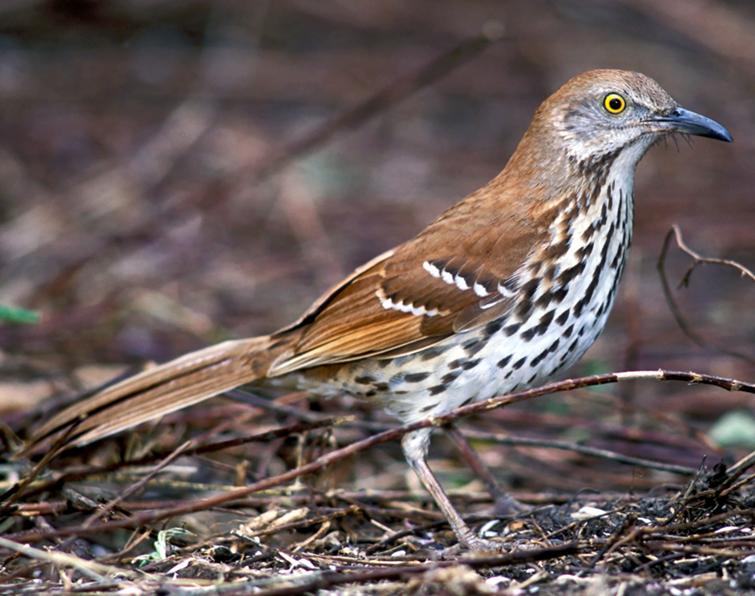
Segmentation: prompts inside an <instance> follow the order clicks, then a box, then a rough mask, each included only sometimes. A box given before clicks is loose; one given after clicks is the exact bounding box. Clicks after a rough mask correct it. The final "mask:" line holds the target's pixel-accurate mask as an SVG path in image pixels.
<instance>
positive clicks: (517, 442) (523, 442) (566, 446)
mask: <svg viewBox="0 0 755 596" xmlns="http://www.w3.org/2000/svg"><path fill="white" fill-rule="evenodd" d="M464 434H465V435H466V437H467V438H468V439H474V440H478V441H489V442H491V443H499V444H501V445H511V446H516V447H541V448H546V449H560V450H562V451H572V452H574V453H582V454H584V455H590V456H592V457H599V458H601V459H607V460H608V461H613V462H618V463H621V464H627V465H630V466H637V467H641V468H648V469H650V470H660V471H661V472H673V473H674V474H683V475H685V476H691V475H692V474H694V473H695V471H696V468H690V467H688V466H680V465H677V464H667V463H663V462H657V461H653V460H649V459H643V458H640V457H632V456H631V455H624V454H622V453H617V452H616V451H610V450H608V449H600V448H598V447H589V446H587V445H580V444H578V443H572V442H570V441H559V440H557V439H534V438H530V437H511V436H508V435H505V434H501V433H487V432H481V431H470V430H467V429H465V430H464Z"/></svg>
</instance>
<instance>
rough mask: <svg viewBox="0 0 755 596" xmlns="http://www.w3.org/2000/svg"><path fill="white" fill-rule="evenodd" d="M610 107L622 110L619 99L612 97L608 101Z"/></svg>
mask: <svg viewBox="0 0 755 596" xmlns="http://www.w3.org/2000/svg"><path fill="white" fill-rule="evenodd" d="M608 105H609V106H610V107H611V109H612V110H620V109H621V100H620V99H619V98H618V97H612V98H611V99H609V100H608Z"/></svg>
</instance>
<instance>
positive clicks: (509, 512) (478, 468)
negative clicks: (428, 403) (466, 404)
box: [445, 424, 532, 517]
mask: <svg viewBox="0 0 755 596" xmlns="http://www.w3.org/2000/svg"><path fill="white" fill-rule="evenodd" d="M445 431H446V434H447V435H448V438H449V439H451V442H452V443H453V444H454V446H455V447H456V449H458V450H459V453H461V456H462V457H463V458H464V460H465V461H466V462H467V465H468V466H469V467H470V468H471V469H472V471H473V472H474V473H475V474H477V476H479V478H480V480H482V482H483V484H484V485H485V488H486V489H487V490H488V493H490V496H491V497H493V502H494V503H495V509H494V510H495V513H496V515H502V516H506V517H513V516H516V515H519V514H521V513H526V512H527V511H530V510H531V509H532V508H531V507H530V506H529V505H525V504H524V503H521V502H519V501H518V500H517V499H515V498H514V497H513V496H511V495H510V494H508V493H507V492H506V491H505V490H503V488H501V485H500V484H498V481H497V480H496V479H495V476H493V473H492V472H491V471H490V468H488V467H487V466H486V465H485V462H484V461H482V458H481V457H480V454H479V453H477V451H475V450H474V448H473V447H472V446H471V445H470V444H469V441H467V438H466V437H465V436H464V435H463V434H462V432H461V431H460V430H459V429H458V427H457V426H456V425H454V424H449V425H448V426H446V427H445Z"/></svg>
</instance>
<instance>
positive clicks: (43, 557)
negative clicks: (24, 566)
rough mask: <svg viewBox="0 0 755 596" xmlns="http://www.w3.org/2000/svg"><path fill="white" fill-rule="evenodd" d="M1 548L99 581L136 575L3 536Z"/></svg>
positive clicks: (0, 543) (0, 541)
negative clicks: (106, 578) (117, 576)
mask: <svg viewBox="0 0 755 596" xmlns="http://www.w3.org/2000/svg"><path fill="white" fill-rule="evenodd" d="M0 547H1V548H7V549H8V550H10V551H13V552H16V553H19V554H21V555H23V556H25V557H29V558H30V559H37V560H39V561H44V562H46V563H52V564H53V565H55V566H56V567H73V568H74V569H76V570H77V571H79V572H80V573H81V574H82V575H85V576H86V577H88V578H90V579H93V580H97V581H103V580H104V579H105V577H104V576H106V575H121V576H125V577H134V575H135V574H134V573H133V572H131V571H127V570H125V569H119V568H117V567H110V566H109V565H103V564H102V563H97V562H95V561H87V560H85V559H82V558H80V557H76V556H74V555H69V554H68V553H61V552H56V551H46V550H40V549H38V548H34V547H33V546H29V545H28V544H19V543H17V542H14V541H13V540H8V539H7V538H3V537H2V536H0Z"/></svg>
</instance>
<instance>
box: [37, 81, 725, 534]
mask: <svg viewBox="0 0 755 596" xmlns="http://www.w3.org/2000/svg"><path fill="white" fill-rule="evenodd" d="M675 132H676V133H686V134H692V135H700V136H705V137H711V138H714V139H720V140H724V141H731V140H732V139H731V135H730V134H729V132H728V131H727V130H726V129H725V128H724V127H723V126H721V125H720V124H718V123H717V122H715V121H713V120H710V119H709V118H706V117H704V116H701V115H699V114H696V113H694V112H690V111H688V110H685V109H683V108H681V107H679V105H678V104H677V103H676V102H675V101H674V100H673V99H672V98H671V96H670V95H669V94H668V93H667V92H666V91H664V90H663V89H662V88H661V87H660V86H659V85H658V84H657V83H656V82H655V81H653V80H652V79H650V78H648V77H646V76H644V75H642V74H639V73H635V72H626V71H619V70H594V71H590V72H586V73H584V74H581V75H579V76H576V77H574V78H573V79H571V80H570V81H568V82H567V83H566V84H565V85H563V87H561V88H560V89H559V90H558V91H556V93H554V94H553V95H552V96H551V97H549V98H548V99H547V100H545V101H544V102H543V104H542V105H541V106H540V107H539V108H538V110H537V112H536V113H535V116H534V118H533V119H532V123H531V124H530V127H529V129H528V130H527V132H526V133H525V135H524V137H523V138H522V140H521V142H520V143H519V146H518V147H517V149H516V151H515V152H514V154H513V155H512V156H511V159H510V160H509V162H508V164H507V165H506V167H505V168H504V169H503V171H502V172H501V173H500V174H498V175H497V176H496V177H495V178H494V179H493V180H492V181H490V182H489V183H488V184H487V185H486V186H484V187H483V188H481V189H479V190H477V191H475V192H473V193H472V194H471V195H469V196H468V197H466V198H465V199H464V200H463V201H461V202H460V203H458V204H456V205H454V206H453V207H451V208H450V209H448V210H447V211H446V212H445V213H443V214H442V215H441V216H440V217H438V219H436V220H435V221H434V222H433V223H431V224H430V225H429V226H428V227H427V228H425V230H423V231H422V232H420V234H419V235H418V236H417V237H415V238H414V239H412V240H409V241H408V242H405V243H404V244H401V245H400V246H397V247H396V248H394V249H392V250H389V251H387V252H385V253H383V254H382V255H380V256H378V257H376V258H374V259H373V260H372V261H370V262H369V263H366V264H365V265H363V266H362V267H359V268H358V269H357V270H356V271H354V272H353V273H352V274H351V275H349V276H348V277H347V278H346V279H344V280H343V281H342V282H341V283H339V284H338V285H336V286H334V287H333V288H331V289H330V290H328V291H327V292H326V293H325V294H323V296H322V297H321V298H320V299H319V300H317V301H316V302H315V303H314V304H313V305H312V306H311V307H310V309H309V310H307V311H306V312H305V313H304V315H302V317H301V318H300V319H299V320H298V321H296V322H294V323H293V324H291V325H289V326H288V327H285V328H283V329H280V330H279V331H276V332H275V333H273V334H272V335H269V336H265V337H254V338H250V339H241V340H235V341H227V342H224V343H221V344H218V345H214V346H210V347H208V348H205V349H203V350H198V351H196V352H192V353H190V354H187V355H185V356H182V357H180V358H177V359H176V360H172V361H170V362H168V363H166V364H163V365H161V366H157V367H154V368H150V369H148V370H146V371H144V372H142V373H139V374H137V375H135V376H133V377H131V378H127V379H126V380H123V381H121V382H119V383H117V384H115V385H112V386H110V387H107V388H105V389H103V390H101V391H99V392H98V393H96V394H95V395H93V396H92V397H89V398H88V399H85V400H84V401H81V402H79V403H76V404H74V405H72V406H70V407H69V408H67V409H65V410H64V411H62V412H61V413H59V414H58V415H57V416H55V417H54V418H52V419H51V420H50V421H48V422H47V423H46V424H44V425H43V426H42V427H41V428H39V429H38V431H37V432H36V433H35V434H34V436H33V437H31V440H30V443H29V445H30V447H29V449H32V450H34V449H35V448H39V447H41V445H49V444H50V441H52V440H53V439H55V438H56V437H58V438H59V437H61V436H62V435H61V433H64V432H67V433H68V436H67V438H66V439H65V441H63V442H64V444H65V445H66V446H67V445H84V444H86V443H90V442H92V441H94V440H96V439H99V438H101V437H104V436H107V435H110V434H113V433H116V432H118V431H120V430H123V429H126V428H128V427H131V426H134V425H136V424H139V423H141V422H145V421H147V420H150V419H152V418H156V417H158V416H162V415H163V414H166V413H168V412H172V411H174V410H177V409H179V408H183V407H186V406H189V405H191V404H195V403H197V402H200V401H202V400H205V399H208V398H210V397H212V396H214V395H218V394H220V393H223V392H224V391H228V390H230V389H233V388H234V387H238V386H239V385H244V384H250V383H253V384H264V385H266V386H272V387H279V388H282V389H285V388H296V389H304V390H308V391H311V392H313V393H315V394H317V395H321V396H330V395H338V394H343V393H348V394H351V395H355V396H359V397H364V398H368V399H371V400H373V401H374V402H376V403H378V404H381V405H382V406H384V407H385V408H386V409H387V410H388V411H389V412H390V413H391V414H393V415H394V416H396V417H397V418H398V419H400V420H401V421H403V422H413V421H416V420H418V419H421V418H425V417H428V416H433V415H437V414H441V413H444V412H447V411H449V410H451V409H453V408H456V407H457V406H460V405H462V404H466V403H468V402H470V401H471V400H482V399H486V398H489V397H491V396H494V395H496V394H503V393H506V392H511V391H514V390H516V389H520V388H524V387H528V386H531V385H534V384H537V383H540V382H542V381H543V380H545V379H548V378H549V377H551V376H552V375H553V374H554V373H556V371H558V370H560V369H562V368H564V367H567V366H569V365H571V364H572V363H574V362H575V361H576V360H577V359H578V358H579V357H580V356H581V355H582V354H583V353H584V352H585V350H587V348H588V347H590V345H591V344H592V343H593V342H594V341H595V339H596V338H597V336H598V334H599V333H600V332H601V330H602V329H603V326H604V325H605V322H606V318H607V317H608V313H609V311H610V310H611V306H612V304H613V301H614V297H615V295H616V286H617V284H618V281H619V278H620V277H621V273H622V270H623V269H624V262H625V259H626V255H627V251H628V248H629V244H630V240H631V236H632V218H633V195H632V191H633V183H634V171H635V166H636V165H637V162H638V161H639V160H640V158H641V157H642V156H643V155H644V154H645V152H646V151H647V149H648V148H649V147H650V146H651V145H652V144H653V143H655V142H656V141H657V140H658V139H660V138H662V137H664V136H667V135H669V134H671V133H675ZM430 435H431V430H430V429H422V430H419V431H415V432H413V433H409V434H407V435H405V436H404V438H403V441H402V446H403V450H404V454H405V456H406V459H407V461H408V462H409V464H410V465H411V467H412V468H413V469H414V470H415V472H416V473H417V475H418V476H419V478H420V480H421V481H422V483H423V484H424V486H425V487H426V488H427V490H428V491H429V492H430V493H431V494H432V496H433V497H434V498H435V501H436V503H437V504H438V506H439V507H440V509H441V510H442V511H443V513H444V514H445V516H446V518H447V519H448V521H449V523H450V524H451V527H452V528H453V530H454V532H455V533H456V535H457V537H458V539H459V541H460V542H461V543H462V544H464V545H466V546H469V547H481V546H485V545H484V543H483V542H482V541H481V540H480V539H479V538H477V537H476V536H475V535H474V533H473V532H472V531H471V530H470V529H469V527H468V526H467V525H466V523H465V522H464V521H463V520H462V518H461V516H460V515H459V514H458V513H457V512H456V510H455V509H454V507H453V506H452V505H451V503H450V501H449V500H448V497H447V495H446V494H445V492H444V491H443V488H442V487H441V485H440V484H439V483H438V481H437V479H436V478H435V476H434V475H433V473H432V471H431V470H430V468H429V467H428V465H427V462H426V454H427V450H428V446H429V440H430Z"/></svg>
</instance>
